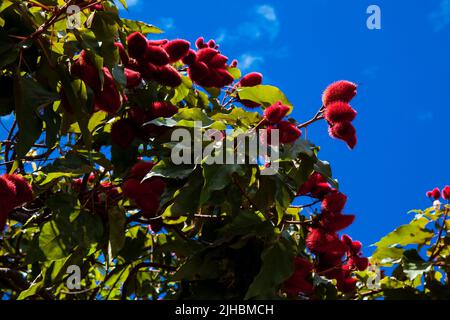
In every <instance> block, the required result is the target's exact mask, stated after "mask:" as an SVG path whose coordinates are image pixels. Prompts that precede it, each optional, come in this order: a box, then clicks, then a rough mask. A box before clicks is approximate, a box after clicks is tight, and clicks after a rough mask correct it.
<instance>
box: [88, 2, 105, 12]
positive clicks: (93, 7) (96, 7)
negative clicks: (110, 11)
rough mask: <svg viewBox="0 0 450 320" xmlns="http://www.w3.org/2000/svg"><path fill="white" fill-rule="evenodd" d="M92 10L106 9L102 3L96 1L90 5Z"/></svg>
mask: <svg viewBox="0 0 450 320" xmlns="http://www.w3.org/2000/svg"><path fill="white" fill-rule="evenodd" d="M90 9H91V11H104V10H105V8H103V5H102V4H101V3H96V4H94V5H93V6H92V7H90Z"/></svg>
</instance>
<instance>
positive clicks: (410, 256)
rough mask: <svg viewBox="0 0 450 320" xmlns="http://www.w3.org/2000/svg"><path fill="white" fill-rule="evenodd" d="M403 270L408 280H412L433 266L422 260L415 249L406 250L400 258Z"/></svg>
mask: <svg viewBox="0 0 450 320" xmlns="http://www.w3.org/2000/svg"><path fill="white" fill-rule="evenodd" d="M402 266H403V272H404V273H405V274H406V275H407V277H408V278H409V280H411V281H413V280H415V279H416V278H417V277H422V275H423V274H424V273H426V272H429V271H430V270H431V269H432V268H433V263H432V262H428V261H424V260H423V259H422V257H420V255H419V254H418V252H417V250H408V251H405V252H404V253H403V258H402Z"/></svg>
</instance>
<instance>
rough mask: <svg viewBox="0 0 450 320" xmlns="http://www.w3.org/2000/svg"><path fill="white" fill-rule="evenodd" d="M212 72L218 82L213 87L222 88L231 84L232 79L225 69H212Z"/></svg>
mask: <svg viewBox="0 0 450 320" xmlns="http://www.w3.org/2000/svg"><path fill="white" fill-rule="evenodd" d="M213 72H214V73H215V74H216V75H217V77H218V81H217V82H216V83H215V85H213V87H217V88H222V87H225V86H228V85H230V84H232V83H233V81H234V77H233V75H232V74H231V73H229V72H228V70H227V69H225V68H224V69H214V70H213Z"/></svg>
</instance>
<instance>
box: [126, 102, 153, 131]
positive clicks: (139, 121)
mask: <svg viewBox="0 0 450 320" xmlns="http://www.w3.org/2000/svg"><path fill="white" fill-rule="evenodd" d="M128 118H129V119H130V120H131V121H133V123H134V125H135V126H137V127H141V126H142V125H143V124H144V123H145V122H147V121H149V117H148V115H147V114H146V113H145V111H144V110H143V109H142V108H139V107H131V108H130V109H129V110H128Z"/></svg>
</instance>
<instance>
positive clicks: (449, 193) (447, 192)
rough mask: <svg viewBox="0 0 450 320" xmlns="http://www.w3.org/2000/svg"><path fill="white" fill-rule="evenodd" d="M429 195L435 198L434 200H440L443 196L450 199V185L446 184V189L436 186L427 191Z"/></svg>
mask: <svg viewBox="0 0 450 320" xmlns="http://www.w3.org/2000/svg"><path fill="white" fill-rule="evenodd" d="M427 197H428V198H431V199H434V200H439V199H440V198H441V197H442V198H443V199H444V200H447V201H448V200H450V186H446V187H445V188H444V189H442V192H441V190H439V188H434V189H433V190H431V191H428V192H427Z"/></svg>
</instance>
